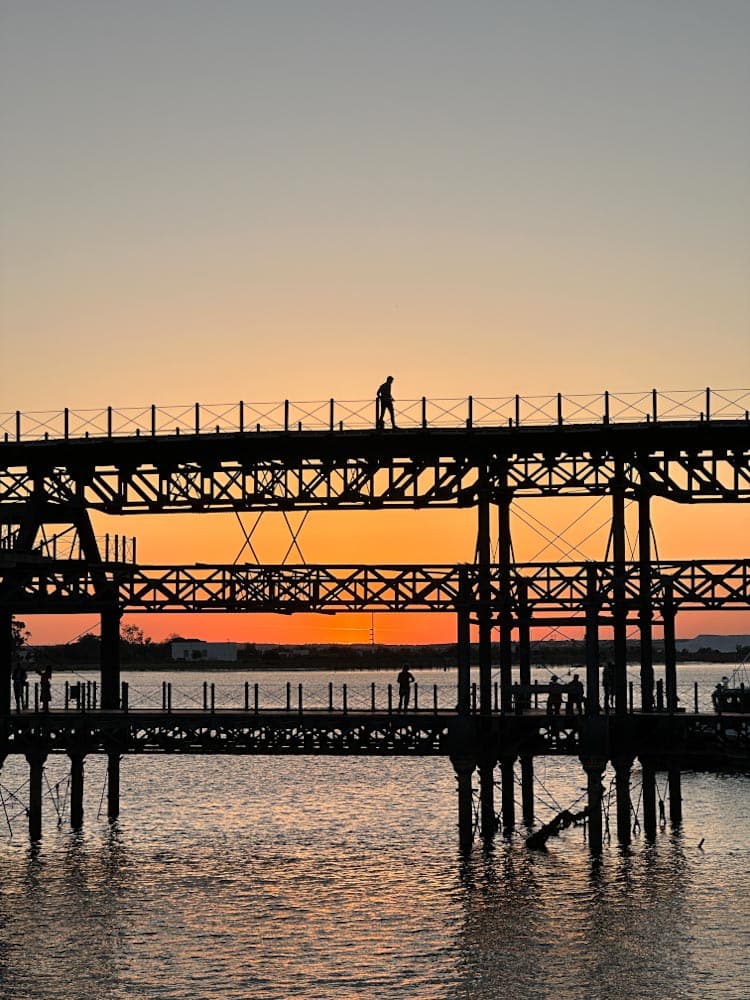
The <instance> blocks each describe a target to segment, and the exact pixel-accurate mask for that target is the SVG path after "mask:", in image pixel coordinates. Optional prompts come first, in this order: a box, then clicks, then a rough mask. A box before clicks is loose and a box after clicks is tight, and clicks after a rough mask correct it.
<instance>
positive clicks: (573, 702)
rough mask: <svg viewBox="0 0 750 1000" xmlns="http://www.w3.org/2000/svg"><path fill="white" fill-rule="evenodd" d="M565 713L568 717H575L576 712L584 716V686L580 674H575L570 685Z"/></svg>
mask: <svg viewBox="0 0 750 1000" xmlns="http://www.w3.org/2000/svg"><path fill="white" fill-rule="evenodd" d="M565 712H566V714H567V715H573V714H574V713H575V712H578V714H579V715H583V684H582V683H581V681H580V679H579V677H578V674H573V680H572V681H570V682H569V684H568V701H567V704H566V706H565Z"/></svg>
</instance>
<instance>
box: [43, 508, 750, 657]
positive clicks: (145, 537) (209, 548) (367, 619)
mask: <svg viewBox="0 0 750 1000" xmlns="http://www.w3.org/2000/svg"><path fill="white" fill-rule="evenodd" d="M610 509H611V507H610V501H609V499H608V498H603V499H601V500H597V499H596V498H593V499H592V498H585V499H579V498H569V499H565V498H557V499H554V500H538V499H535V500H518V501H516V502H515V503H514V504H513V507H512V518H511V531H512V536H513V546H514V553H515V558H516V560H517V561H518V562H527V561H540V562H547V561H560V562H578V561H581V560H583V559H604V558H605V556H606V551H607V542H608V533H609V516H610ZM636 515H637V510H636V505H635V504H630V505H629V506H628V508H627V511H626V521H627V536H628V537H627V543H628V558H637V528H636V525H635V523H634V522H635V518H636ZM749 516H750V513H749V511H748V507H747V506H746V505H742V504H734V505H731V504H725V505H718V504H705V505H679V504H674V503H669V502H666V501H655V502H654V504H653V510H652V525H653V530H654V535H655V539H656V545H655V551H654V546H653V545H652V554H653V556H654V558H656V557H658V558H660V559H662V560H673V559H713V560H720V559H731V558H747V557H748V556H749V555H750V551H749V549H750V532H749V531H748V518H749ZM256 519H257V515H255V514H243V515H241V520H242V523H243V525H244V527H245V531H247V532H250V530H251V528H252V527H253V525H254V524H255V521H256ZM288 519H289V522H290V524H291V526H292V529H293V530H294V531H296V530H297V529H298V528H299V526H300V523H301V520H302V515H301V514H300V513H291V514H289V515H288ZM94 520H95V531H96V533H97V535H101V534H103V533H104V532H105V531H109V532H110V533H114V532H115V531H116V532H119V533H121V534H126V535H135V536H136V537H137V539H138V562H139V563H141V564H143V565H172V564H178V565H179V564H183V563H184V564H193V563H198V562H204V563H209V564H212V563H225V564H231V563H234V562H235V561H237V562H248V563H251V562H255V559H254V557H253V554H252V553H251V552H250V550H249V549H248V547H247V546H246V544H245V537H244V534H243V530H242V528H241V527H240V524H239V523H238V519H237V517H236V516H234V515H226V514H202V515H198V514H175V515H164V516H161V515H160V516H158V517H155V516H148V515H144V516H133V517H121V518H118V519H113V518H105V517H102V516H97V517H95V519H94ZM494 528H495V526H494V524H493V538H494V535H495V530H494ZM475 539H476V511H475V510H474V509H468V510H453V509H449V510H422V511H412V510H385V511H377V512H370V511H341V512H333V511H320V512H313V513H311V514H310V515H309V516H308V518H307V520H306V522H305V524H304V527H302V529H301V531H300V532H299V536H298V539H297V541H298V543H299V545H300V548H301V551H302V555H303V557H304V562H306V563H308V564H310V563H312V564H322V565H337V564H339V565H340V564H344V565H345V564H410V563H416V564H425V563H438V564H439V563H448V564H454V563H457V562H472V561H473V558H474V547H475ZM251 540H252V544H253V547H254V549H255V552H256V553H257V556H258V558H259V560H260V561H261V562H262V563H265V564H277V563H280V562H282V560H284V559H285V557H286V562H287V563H291V564H299V563H301V562H302V561H303V559H302V558H300V554H299V552H298V551H297V550H296V549H293V550H292V551H291V552H289V549H290V544H291V535H290V532H289V528H288V527H287V525H286V523H285V521H284V519H283V516H282V515H281V514H279V513H267V514H264V516H263V518H261V520H260V522H259V523H258V526H257V528H256V529H255V531H254V532H253V534H252V539H251ZM123 623H124V624H128V623H135V624H137V625H139V626H140V627H141V628H143V629H144V631H145V632H146V634H147V635H149V636H150V637H151V638H152V639H154V640H155V641H163V640H165V639H167V638H168V637H169V636H170V635H173V634H179V635H183V636H191V637H198V638H203V639H206V640H214V641H224V640H231V641H236V642H257V643H282V644H283V643H344V644H350V643H358V644H359V643H368V642H369V641H370V638H371V628H372V623H373V619H372V618H371V616H370V614H361V613H360V614H348V613H339V614H336V615H333V616H329V615H321V614H299V615H294V616H285V615H271V614H254V613H251V614H208V613H206V614H164V615H157V614H133V615H128V616H125V618H124V619H123ZM27 625H28V626H29V628H30V629H31V633H32V643H34V644H46V643H55V642H68V641H71V640H72V639H74V638H75V637H76V636H77V635H79V634H80V633H81V632H83V631H86V630H91V631H94V632H98V626H99V623H98V619H97V618H96V616H78V615H75V616H29V619H28V621H27ZM374 625H375V641H376V642H377V643H384V644H401V643H405V644H417V643H449V642H453V641H455V635H456V623H455V618H454V616H453V615H450V614H440V615H437V614H436V615H430V614H426V613H411V614H406V613H405V614H395V613H385V612H383V613H381V612H376V613H375V615H374ZM677 628H678V635H679V636H680V637H685V638H689V637H691V636H693V635H696V634H707V633H725V634H744V633H750V611H734V610H733V611H731V612H729V611H727V612H716V611H706V612H690V613H683V614H682V615H680V616H678V623H677ZM631 631H633V630H632V629H631ZM579 634H580V629H576V628H567V629H564V630H562V631H561V632H555V631H554V630H550V629H536V630H534V633H533V637H534V639H536V640H539V639H542V638H563V637H564V636H566V635H570V636H577V635H579ZM606 634H607V633H606V630H604V631H603V636H604V637H606ZM634 634H635V633H634ZM656 634H657V635H658V634H660V633H659V630H658V629H657V630H656Z"/></svg>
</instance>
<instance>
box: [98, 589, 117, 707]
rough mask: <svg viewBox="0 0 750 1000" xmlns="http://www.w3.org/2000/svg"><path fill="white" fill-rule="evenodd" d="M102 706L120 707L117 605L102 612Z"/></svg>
mask: <svg viewBox="0 0 750 1000" xmlns="http://www.w3.org/2000/svg"><path fill="white" fill-rule="evenodd" d="M101 634H102V644H101V692H102V708H109V709H117V708H119V707H120V609H119V607H117V606H116V605H115V606H113V607H111V608H106V609H105V610H104V611H102V613H101Z"/></svg>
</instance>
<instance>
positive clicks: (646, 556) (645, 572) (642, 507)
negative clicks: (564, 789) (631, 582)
mask: <svg viewBox="0 0 750 1000" xmlns="http://www.w3.org/2000/svg"><path fill="white" fill-rule="evenodd" d="M644 478H645V477H644V474H643V473H641V479H642V480H643V479H644ZM642 490H643V492H642V493H641V496H640V498H639V500H638V560H639V591H640V594H639V600H640V621H639V628H640V636H641V708H642V710H643V711H644V712H652V711H653V709H654V653H653V618H654V609H653V602H652V600H651V512H650V500H651V497H650V495H649V493H648V489H647V487H646V486H642Z"/></svg>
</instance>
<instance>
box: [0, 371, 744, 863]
mask: <svg viewBox="0 0 750 1000" xmlns="http://www.w3.org/2000/svg"><path fill="white" fill-rule="evenodd" d="M749 398H750V396H749V395H748V393H747V392H744V391H739V392H737V393H733V394H728V393H711V391H710V390H707V391H706V392H705V393H703V392H702V391H701V392H700V393H697V394H693V395H692V396H691V395H688V396H686V397H685V398H684V399H682V398H681V399H680V400H678V401H677V402H675V400H674V399H670V398H669V397H664V396H660V395H659V394H657V393H655V392H653V393H646V394H640V395H637V396H636V397H635V398H633V399H623V398H619V397H614V396H612V397H610V396H609V394H604V395H603V396H601V397H591V398H588V397H587V398H586V400H584V401H583V402H582V401H581V398H578V399H577V400H576V401H575V402H574V401H572V400H571V399H568V398H565V397H562V396H557V397H551V398H550V400H548V401H542V402H541V403H538V404H534V405H531V404H530V403H529V401H527V400H521V399H520V397H515V399H514V398H512V397H511V398H510V399H509V400H505V401H497V400H495V401H489V402H488V401H480V400H475V399H469V400H468V401H464V404H462V405H461V406H459V405H458V404H455V405H451V406H446V405H441V406H436V404H434V403H433V402H430V401H428V400H422V401H421V405H419V401H418V402H417V404H415V406H414V407H413V408H412V409H410V410H408V414H405V419H403V420H402V421H401V424H402V429H399V430H394V431H392V432H391V431H389V432H387V433H386V432H383V431H377V430H371V429H367V427H366V421H365V420H364V417H363V414H364V410H362V412H360V410H359V409H358V408H357V407H355V406H354V405H353V404H346V406H344V404H338V405H337V404H335V403H334V401H330V404H326V406H325V407H324V408H323V410H319V408H316V407H313V408H310V407H309V406H308V410H307V411H306V412H305V413H303V414H302V415H301V416H300V418H299V419H292V416H296V415H297V411H296V410H295V408H294V407H293V406H290V404H289V403H286V404H284V405H283V407H281V409H279V411H278V413H276V410H275V409H274V410H273V413H274V414H276V416H274V417H273V419H270V418H268V420H267V415H266V416H265V417H263V418H262V419H258V420H255V419H253V420H252V421H250V420H248V414H249V412H250V411H249V410H248V409H247V408H246V406H245V404H240V405H239V407H238V408H237V410H236V412H235V411H234V410H232V411H231V413H230V412H229V411H226V412H225V411H222V413H221V415H220V416H219V417H217V419H216V424H215V426H214V425H213V424H211V426H210V427H209V426H207V425H206V420H205V418H206V413H207V412H208V413H209V414H210V415H211V420H213V419H214V417H216V412H215V411H214V410H212V409H210V408H209V409H208V411H207V410H206V409H205V408H204V409H203V410H201V408H199V407H197V406H196V408H195V412H194V413H192V412H189V413H187V417H185V413H183V414H182V415H180V414H172V413H166V412H165V411H163V410H162V411H157V409H156V408H155V407H151V408H150V410H145V411H143V414H141V417H143V420H145V423H144V424H143V426H141V423H142V422H143V421H141V418H140V417H138V418H137V419H136V425H132V426H131V424H132V419H135V418H132V415H129V416H128V417H127V419H125V418H123V419H120V415H118V413H117V412H116V411H112V410H111V409H108V410H107V411H102V414H100V415H99V416H94V417H92V416H89V418H87V419H86V420H83V419H82V418H81V416H80V415H76V414H72V413H70V412H69V411H67V410H66V411H64V413H63V414H61V415H59V417H60V419H59V420H58V419H57V417H54V415H53V416H52V417H50V415H46V417H45V418H44V419H42V418H41V417H39V418H37V419H33V415H32V418H30V417H29V415H22V414H19V413H17V414H15V415H14V416H13V415H6V416H7V419H5V418H3V420H2V425H3V426H4V427H5V428H6V430H5V435H4V437H5V440H4V441H2V442H0V522H1V523H2V528H3V536H2V542H3V544H2V547H1V549H2V551H1V552H0V555H1V556H2V559H1V560H0V574H1V577H0V615H2V627H1V628H0V642H1V643H2V653H3V655H2V657H0V662H1V663H2V670H3V671H4V672H5V676H4V678H0V679H1V680H2V684H0V713H1V714H2V726H3V733H2V736H3V746H2V753H4V754H5V755H7V754H8V753H23V754H25V755H26V757H27V758H28V760H29V764H30V774H31V795H30V826H31V831H32V836H38V835H39V833H40V823H41V807H40V804H39V795H40V792H39V789H40V788H41V777H40V776H41V773H42V768H43V764H44V759H45V757H46V755H47V754H48V753H51V752H52V753H55V752H64V753H68V754H69V755H70V756H71V761H72V775H73V780H72V793H71V794H72V800H73V802H74V803H76V806H75V816H74V819H75V821H76V822H77V821H78V820H80V818H81V817H80V816H79V815H78V812H79V811H80V810H79V806H78V803H80V801H81V791H80V789H81V788H82V781H83V759H84V757H85V755H86V754H87V753H93V752H97V753H106V754H107V755H108V760H109V793H108V794H109V811H110V815H116V814H117V811H118V809H119V762H120V756H121V754H123V753H131V752H133V753H139V752H141V753H145V752H149V750H150V751H151V752H155V751H159V752H201V753H225V752H238V753H276V752H284V753H288V752H289V753H306V752H309V753H316V752H322V753H334V752H335V753H338V754H342V755H343V754H348V753H375V752H377V753H397V752H405V753H409V754H413V755H419V754H423V753H429V754H432V753H442V754H444V755H446V756H448V757H449V758H450V759H451V761H452V763H453V766H454V767H455V769H456V773H457V776H458V787H459V827H460V834H461V840H462V842H463V843H468V842H469V841H470V839H471V833H472V787H473V775H474V773H475V772H478V774H479V780H480V818H481V830H482V834H483V836H485V837H487V838H490V837H492V836H493V834H494V832H495V829H496V826H497V817H496V812H495V802H494V794H495V775H496V769H499V773H500V788H501V798H502V802H501V810H500V815H501V821H502V823H503V825H505V826H512V825H513V824H514V823H515V806H514V802H513V790H514V777H513V775H514V768H515V763H516V761H520V768H521V783H522V799H523V806H522V808H523V818H524V820H525V821H527V822H530V821H531V819H532V818H533V799H534V795H533V782H534V775H533V764H534V757H535V756H537V755H539V754H542V753H555V752H562V753H566V754H569V755H572V756H575V757H578V758H579V759H580V760H581V762H582V764H583V766H584V768H585V770H586V774H587V781H588V795H589V817H588V821H589V829H590V836H589V842H590V844H591V846H592V849H593V850H594V851H598V850H600V848H601V776H602V774H603V771H604V768H605V766H606V764H607V762H608V761H611V762H612V764H613V766H614V768H615V771H616V776H617V790H618V796H617V801H618V806H617V816H618V823H617V828H618V835H619V836H620V839H622V840H627V839H628V837H629V828H630V798H629V776H630V771H631V768H632V764H633V761H634V759H635V758H636V757H638V758H640V760H641V763H642V765H643V801H644V819H645V829H646V832H647V833H648V832H649V831H650V830H652V829H655V804H656V799H655V779H654V773H655V767H656V764H657V762H659V761H661V762H665V766H667V768H668V771H669V788H670V804H671V810H672V817H673V820H674V821H675V822H679V819H680V813H681V795H680V768H681V767H683V766H684V765H685V763H686V761H687V760H689V759H690V760H692V759H695V760H705V761H706V762H708V761H709V760H711V761H713V762H714V763H715V761H716V759H717V758H718V757H722V756H723V758H724V760H725V761H726V762H728V763H731V762H733V761H734V760H735V759H736V758H737V756H739V757H740V758H741V759H743V760H745V761H746V759H747V742H746V736H747V731H746V726H745V723H744V720H743V719H742V718H741V717H740V718H737V719H730V718H729V717H727V716H724V717H721V718H716V717H713V716H710V717H709V716H701V715H700V714H690V713H683V712H678V705H677V700H676V652H675V641H674V636H675V616H676V615H677V613H678V612H680V611H687V610H690V609H696V608H704V609H705V608H710V609H713V610H719V609H730V608H737V607H743V608H747V607H748V606H749V605H750V602H749V601H748V591H749V589H750V585H749V583H748V561H747V560H743V559H736V560H724V561H721V562H720V561H713V562H671V563H663V562H660V561H658V560H656V559H654V555H653V552H652V525H651V502H652V500H653V499H654V498H661V499H663V500H669V501H672V502H675V503H697V502H701V503H734V502H746V501H748V500H750V435H748V427H749V426H750V425H749V424H748V407H747V401H748V399H749ZM490 402H491V403H492V405H490ZM506 409H507V410H508V413H507V414H506ZM186 412H187V411H186ZM270 412H271V411H269V413H270ZM459 412H460V414H461V416H460V418H459V416H458V414H459ZM321 414H323V416H321ZM409 414H411V418H410V417H409V416H408V415H409ZM571 414H572V420H571V416H570V415H571ZM253 415H254V416H255V414H254V411H253ZM665 416H668V419H665ZM100 417H101V419H100ZM277 417H278V419H277ZM501 417H502V419H501ZM131 418H132V419H131ZM173 418H174V419H175V420H176V421H177V422H176V423H175V424H174V425H172V423H171V422H172V420H173ZM185 419H187V421H188V423H187V425H185V426H183V424H184V420H185ZM45 421H46V423H45ZM139 421H140V422H139ZM269 421H270V422H269ZM321 421H322V422H321ZM29 427H30V428H32V432H31V433H29V431H28V428H29ZM268 427H270V428H271V429H267V428H268ZM565 496H568V497H570V496H578V497H587V496H590V497H605V496H606V497H608V498H609V500H610V505H611V506H610V532H609V542H608V546H607V554H606V556H605V558H604V559H603V560H600V561H599V562H591V563H575V564H574V563H570V564H549V563H546V564H520V563H516V562H515V560H514V558H513V549H512V540H511V531H510V512H511V507H512V504H513V502H514V500H516V499H517V498H518V499H520V498H526V497H547V498H553V497H565ZM626 503H635V504H636V505H637V512H638V536H637V558H636V559H631V560H630V561H628V560H627V559H626V554H627V545H626V530H625V507H626ZM427 507H441V508H455V509H458V508H467V507H474V508H476V511H477V536H476V559H475V563H474V564H473V565H471V566H447V567H446V566H443V567H436V566H432V567H430V566H422V567H406V566H400V567H367V566H350V567H320V566H318V567H308V566H304V567H299V566H298V567H290V566H283V567H279V566H277V567H272V566H260V567H258V566H252V567H248V566H233V567H227V566H193V567H187V566H180V567H176V566H168V567H163V566H162V567H148V566H139V565H137V564H136V562H135V559H134V547H133V546H130V547H129V546H128V545H127V544H118V545H116V547H115V552H114V555H115V558H114V559H112V558H111V553H110V552H108V551H106V550H105V552H104V553H102V548H101V545H100V544H99V542H98V540H97V538H96V536H95V534H94V530H93V526H92V522H91V518H90V515H91V512H93V511H97V512H99V513H101V514H105V515H106V514H109V515H117V516H121V515H122V516H125V515H129V514H152V513H159V514H165V513H179V512H186V511H189V512H193V513H208V512H211V511H230V512H241V511H266V510H277V511H282V512H288V511H291V510H299V511H308V510H313V509H321V510H322V509H327V510H370V511H372V510H380V509H386V508H398V509H409V508H411V509H417V510H418V509H423V508H427ZM48 526H52V527H54V528H55V530H57V529H58V528H60V527H61V526H63V527H64V528H65V530H71V531H73V532H74V534H75V536H76V539H77V546H76V552H75V555H74V556H73V557H71V558H70V559H65V560H61V559H60V558H59V553H58V552H50V551H49V549H48V547H47V545H46V542H45V537H46V536H45V529H46V528H47V527H48ZM53 534H54V532H53ZM105 557H108V558H105ZM380 608H386V609H388V610H391V611H414V610H419V611H425V612H437V611H442V612H445V611H450V612H452V613H453V614H455V616H456V622H457V650H458V664H457V668H458V669H457V684H456V704H455V707H454V708H452V709H450V710H447V711H446V710H438V711H437V712H432V713H424V714H423V713H422V712H419V713H414V715H413V717H410V718H409V719H406V718H403V717H401V718H394V716H393V715H389V714H388V713H387V712H386V713H379V712H377V711H370V712H369V713H363V714H362V716H361V717H356V716H355V713H353V712H349V711H346V712H343V711H341V712H338V713H330V712H328V713H325V714H323V715H321V716H320V717H315V716H313V715H311V714H309V713H306V712H299V711H296V712H287V713H280V714H276V715H272V716H271V715H268V714H267V713H262V718H263V725H262V726H261V725H260V724H259V721H258V720H259V719H260V718H261V713H260V712H259V713H258V715H257V716H256V715H253V714H252V713H249V712H247V711H245V712H240V713H236V714H234V715H230V716H227V717H224V716H223V715H222V713H217V712H215V713H214V715H213V716H212V718H211V720H210V721H209V722H206V720H205V718H203V716H202V713H197V714H195V713H193V714H183V713H181V712H180V713H176V712H171V713H170V712H168V711H160V712H159V711H157V712H156V713H155V715H151V716H148V715H144V714H143V713H135V712H133V711H130V707H129V706H128V705H127V701H126V700H125V698H124V695H123V687H122V684H121V680H120V663H119V621H120V616H121V615H122V613H123V612H124V611H128V612H130V611H136V610H140V611H174V610H181V611H187V610H190V611H199V610H224V611H282V612H295V611H327V610H332V611H335V610H349V611H354V610H356V611H361V610H377V609H380ZM84 610H87V611H91V610H95V611H96V612H97V613H98V614H99V615H100V619H101V640H102V641H101V650H102V660H101V677H100V685H101V689H100V690H101V708H99V709H97V710H95V711H88V712H85V713H81V714H79V715H76V716H75V718H73V717H71V716H70V715H69V714H65V713H57V712H52V713H50V714H49V715H46V716H43V715H41V714H36V713H31V714H30V715H29V716H26V715H21V716H20V717H15V716H12V715H11V713H10V692H9V676H8V675H9V670H10V663H11V653H12V630H11V622H12V616H13V614H21V613H73V612H80V611H84ZM550 621H554V622H556V623H561V622H564V621H575V622H576V623H577V624H579V625H582V626H583V628H584V629H585V637H586V667H585V673H586V689H587V691H586V712H585V714H584V715H583V716H582V717H576V718H572V719H570V720H568V719H552V720H549V719H548V718H547V717H546V715H545V714H539V713H536V712H534V711H532V710H530V709H529V706H528V705H527V704H526V703H525V702H524V697H523V692H525V691H527V690H528V688H529V682H530V665H531V645H530V630H531V627H532V626H533V625H540V624H545V623H548V622H550ZM629 625H633V626H635V627H636V628H637V630H638V638H639V645H640V692H641V703H640V705H639V706H637V710H634V706H632V704H631V702H630V698H629V690H628V679H627V670H626V667H627V662H626V661H627V629H628V626H629ZM656 625H659V626H661V627H662V628H663V632H664V657H665V667H666V673H665V681H666V688H665V698H664V708H663V711H659V708H660V706H659V705H658V704H657V702H656V697H655V683H654V670H653V659H654V642H653V630H654V627H655V626H656ZM472 627H474V628H476V630H477V634H478V658H479V663H478V665H479V683H478V690H477V693H476V699H475V700H474V699H473V696H472V689H471V683H470V673H469V667H470V664H469V657H470V636H471V629H472ZM602 628H609V629H611V631H612V637H613V650H614V652H613V664H612V673H611V687H610V690H609V691H608V695H609V698H608V707H609V709H610V711H609V712H608V713H607V712H605V711H604V708H605V706H604V705H603V704H602V698H601V692H600V690H599V683H600V678H599V667H600V663H599V660H600V657H599V635H600V630H601V629H602ZM496 629H497V630H498V631H499V646H498V653H499V663H500V671H499V674H500V680H499V698H498V694H497V692H496V689H495V685H494V683H493V678H492V672H491V664H492V648H493V632H494V630H496ZM514 640H515V643H516V650H517V662H516V663H514V656H513V642H514ZM514 671H515V676H514ZM519 685H520V687H519ZM519 691H520V692H521V695H520V696H519ZM191 747H192V748H193V749H189V748H191Z"/></svg>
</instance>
